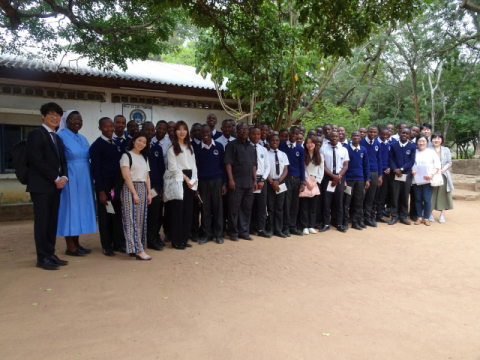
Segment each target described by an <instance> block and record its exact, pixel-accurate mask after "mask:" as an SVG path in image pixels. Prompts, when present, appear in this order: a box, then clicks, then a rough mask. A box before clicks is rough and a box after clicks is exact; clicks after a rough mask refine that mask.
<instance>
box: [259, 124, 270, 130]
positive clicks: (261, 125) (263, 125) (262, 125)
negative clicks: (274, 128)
mask: <svg viewBox="0 0 480 360" xmlns="http://www.w3.org/2000/svg"><path fill="white" fill-rule="evenodd" d="M265 126H266V127H267V129H268V125H267V124H260V125H258V128H259V129H261V128H263V127H265Z"/></svg>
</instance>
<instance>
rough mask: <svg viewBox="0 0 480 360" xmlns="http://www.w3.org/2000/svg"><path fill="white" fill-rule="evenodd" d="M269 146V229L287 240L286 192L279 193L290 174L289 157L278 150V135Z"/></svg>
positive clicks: (273, 137)
mask: <svg viewBox="0 0 480 360" xmlns="http://www.w3.org/2000/svg"><path fill="white" fill-rule="evenodd" d="M268 144H269V146H270V150H269V151H268V161H269V164H270V173H269V174H268V177H267V182H268V186H267V212H268V220H267V223H268V226H267V228H268V231H269V232H271V233H273V235H275V236H278V237H281V238H286V237H287V236H286V235H285V234H284V233H283V232H282V228H283V203H284V201H285V192H282V193H278V191H279V190H280V185H281V184H284V183H285V178H286V177H287V174H288V165H289V162H288V156H287V154H285V153H284V152H283V151H280V150H278V146H279V145H280V137H279V136H278V135H275V134H274V135H270V137H269V138H268Z"/></svg>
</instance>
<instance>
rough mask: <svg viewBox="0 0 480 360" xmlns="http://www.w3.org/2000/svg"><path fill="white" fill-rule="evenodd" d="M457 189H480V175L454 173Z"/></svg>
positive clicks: (453, 179) (453, 177)
mask: <svg viewBox="0 0 480 360" xmlns="http://www.w3.org/2000/svg"><path fill="white" fill-rule="evenodd" d="M452 181H453V186H454V188H455V190H457V189H458V190H469V191H480V177H479V176H472V175H462V174H452Z"/></svg>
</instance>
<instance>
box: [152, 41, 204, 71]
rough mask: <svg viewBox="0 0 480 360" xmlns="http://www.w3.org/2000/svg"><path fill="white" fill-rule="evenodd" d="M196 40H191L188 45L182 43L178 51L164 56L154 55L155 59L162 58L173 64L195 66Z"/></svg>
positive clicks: (161, 59)
mask: <svg viewBox="0 0 480 360" xmlns="http://www.w3.org/2000/svg"><path fill="white" fill-rule="evenodd" d="M194 44H195V43H194V41H189V42H188V43H187V45H186V46H183V45H181V46H180V47H179V49H178V51H175V52H171V53H170V54H165V55H162V56H155V57H153V56H152V59H153V60H160V61H164V62H168V63H172V64H180V65H188V66H195V49H194V46H195V45H194Z"/></svg>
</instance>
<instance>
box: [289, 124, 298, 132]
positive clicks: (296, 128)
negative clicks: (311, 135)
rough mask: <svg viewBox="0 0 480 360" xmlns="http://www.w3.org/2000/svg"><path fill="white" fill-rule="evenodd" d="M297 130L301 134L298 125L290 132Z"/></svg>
mask: <svg viewBox="0 0 480 360" xmlns="http://www.w3.org/2000/svg"><path fill="white" fill-rule="evenodd" d="M295 130H297V131H298V132H300V128H299V127H298V126H296V125H294V126H292V127H291V128H290V132H293V131H295Z"/></svg>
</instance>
